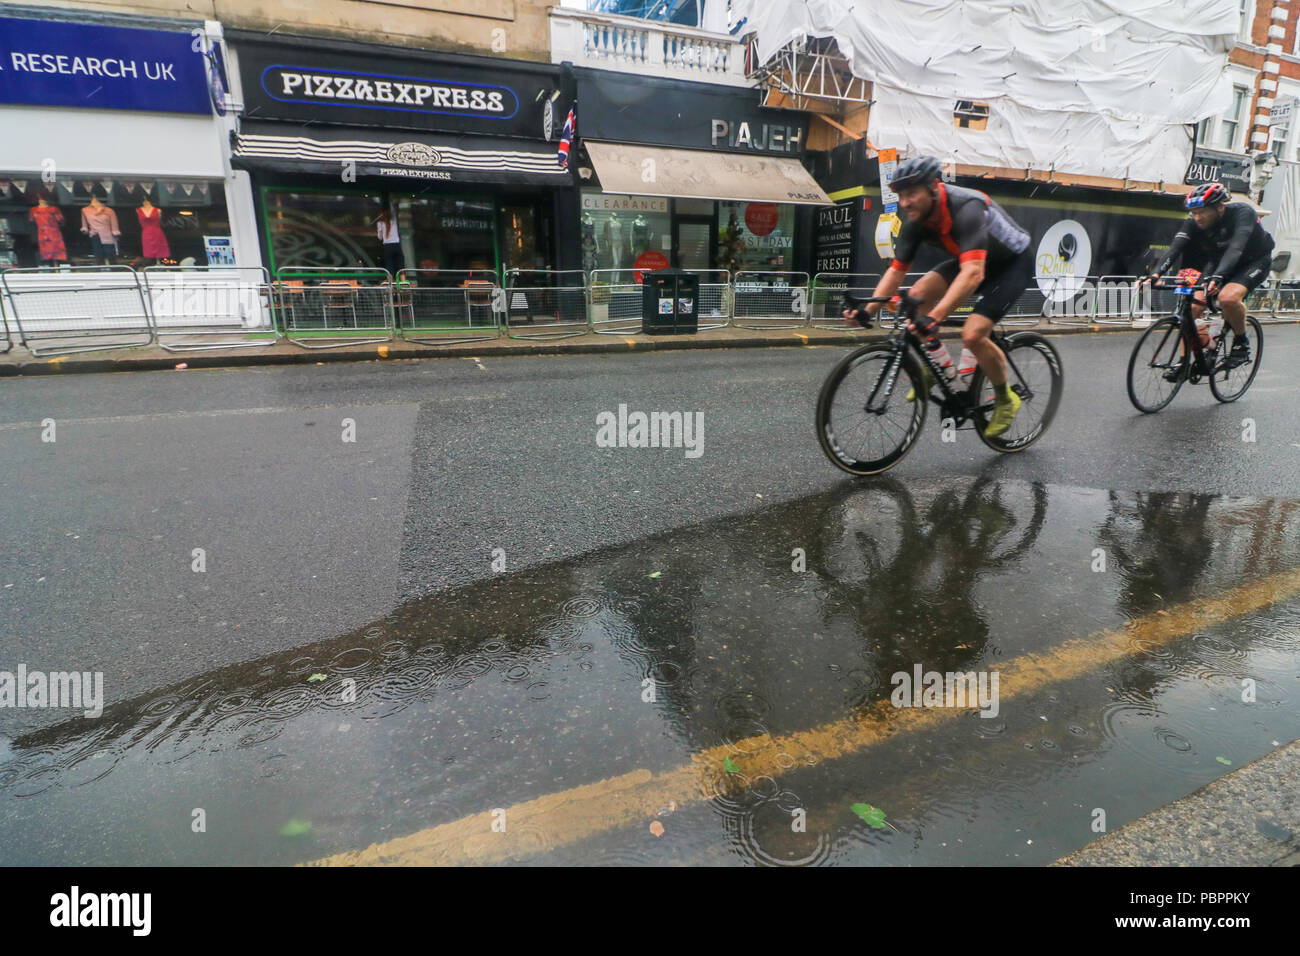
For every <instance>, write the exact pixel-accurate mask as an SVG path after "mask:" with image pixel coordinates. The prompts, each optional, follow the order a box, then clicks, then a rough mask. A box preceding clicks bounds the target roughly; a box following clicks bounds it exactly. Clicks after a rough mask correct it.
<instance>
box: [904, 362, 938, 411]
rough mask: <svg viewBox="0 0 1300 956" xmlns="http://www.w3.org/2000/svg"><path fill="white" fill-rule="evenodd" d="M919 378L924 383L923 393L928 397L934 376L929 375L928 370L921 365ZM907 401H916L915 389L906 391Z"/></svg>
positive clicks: (932, 386)
mask: <svg viewBox="0 0 1300 956" xmlns="http://www.w3.org/2000/svg"><path fill="white" fill-rule="evenodd" d="M921 377H922V380H923V381H924V382H925V392H926V394H927V395H928V394H930V389H932V388H934V376H933V375H931V374H930V370H929V369H928V368H926V367H925V366H924V365H922V366H921ZM907 400H908V401H909V402H914V401H916V389H915V388H909V389H908V390H907Z"/></svg>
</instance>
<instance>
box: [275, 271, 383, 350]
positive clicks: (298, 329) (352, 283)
mask: <svg viewBox="0 0 1300 956" xmlns="http://www.w3.org/2000/svg"><path fill="white" fill-rule="evenodd" d="M275 276H276V283H275V286H276V289H275V291H276V304H277V306H278V311H279V314H280V327H281V328H282V329H283V330H284V337H285V340H286V341H288V342H292V343H293V344H294V345H299V346H301V347H302V348H305V349H336V348H342V347H344V346H347V345H366V344H368V343H371V342H389V341H392V338H393V281H392V276H391V275H390V274H389V272H388V270H387V269H368V268H348V267H335V268H317V267H313V266H283V267H282V268H280V269H277V270H276V273H275Z"/></svg>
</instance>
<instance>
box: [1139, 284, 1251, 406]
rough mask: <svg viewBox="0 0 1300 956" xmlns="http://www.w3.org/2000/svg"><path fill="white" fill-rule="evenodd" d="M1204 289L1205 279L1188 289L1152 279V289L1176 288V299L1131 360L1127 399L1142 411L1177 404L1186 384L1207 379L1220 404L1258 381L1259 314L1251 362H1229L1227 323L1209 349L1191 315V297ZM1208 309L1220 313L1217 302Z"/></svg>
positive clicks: (1147, 333)
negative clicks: (1204, 343)
mask: <svg viewBox="0 0 1300 956" xmlns="http://www.w3.org/2000/svg"><path fill="white" fill-rule="evenodd" d="M1205 287H1206V286H1205V283H1204V282H1203V281H1202V282H1195V283H1193V284H1190V285H1189V284H1184V283H1183V282H1182V281H1180V280H1178V279H1172V278H1170V279H1166V278H1161V279H1155V280H1153V282H1152V288H1153V289H1166V290H1168V289H1172V290H1173V291H1174V295H1175V296H1176V299H1175V303H1174V308H1173V311H1172V312H1171V314H1169V315H1167V316H1165V317H1163V318H1161V319H1157V320H1156V321H1155V322H1152V323H1151V325H1150V326H1149V327H1148V328H1147V330H1146V331H1145V332H1143V333H1142V337H1141V338H1140V339H1138V340H1137V344H1136V345H1134V346H1133V354H1132V355H1131V356H1130V357H1129V360H1128V397H1129V401H1131V402H1132V403H1133V407H1134V408H1136V409H1137V410H1138V411H1140V412H1146V413H1148V414H1149V413H1151V412H1158V411H1160V409H1162V408H1164V407H1165V406H1166V405H1168V404H1169V403H1170V402H1172V401H1173V400H1174V396H1175V395H1177V394H1178V390H1179V389H1180V388H1182V387H1183V383H1184V382H1190V383H1191V384H1193V385H1196V384H1198V383H1199V382H1200V381H1201V380H1202V379H1204V380H1206V381H1208V382H1209V383H1210V391H1211V392H1212V393H1213V395H1214V397H1215V398H1217V399H1218V400H1219V401H1221V402H1235V401H1236V400H1237V399H1239V398H1241V396H1243V395H1245V394H1246V389H1248V388H1250V383H1251V382H1253V381H1254V380H1255V373H1256V372H1258V371H1259V361H1260V358H1261V356H1262V355H1263V354H1264V330H1263V328H1262V327H1261V326H1260V324H1259V322H1258V320H1256V319H1255V317H1254V316H1250V315H1248V316H1246V331H1247V332H1248V333H1249V335H1250V359H1249V360H1248V361H1246V362H1245V363H1240V364H1238V363H1235V362H1233V361H1231V360H1230V359H1229V355H1228V352H1229V348H1230V346H1229V345H1228V338H1229V336H1228V333H1229V331H1230V328H1229V327H1228V325H1227V324H1226V323H1225V324H1224V326H1223V331H1222V332H1221V333H1220V335H1219V339H1218V341H1217V342H1215V343H1214V344H1213V345H1212V346H1210V347H1208V348H1207V347H1206V346H1204V345H1202V344H1201V336H1200V332H1199V331H1198V330H1197V328H1196V320H1195V319H1194V318H1193V317H1192V294H1193V293H1194V292H1196V291H1197V290H1199V289H1204V288H1205ZM1206 310H1207V311H1208V312H1210V313H1211V314H1216V315H1217V314H1219V308H1218V306H1217V305H1216V304H1215V303H1214V302H1213V301H1209V302H1207V303H1206Z"/></svg>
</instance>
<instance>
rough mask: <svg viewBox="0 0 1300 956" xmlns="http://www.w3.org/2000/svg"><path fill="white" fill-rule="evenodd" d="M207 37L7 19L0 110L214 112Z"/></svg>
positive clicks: (1, 20) (0, 22) (0, 42)
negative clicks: (19, 106) (13, 106)
mask: <svg viewBox="0 0 1300 956" xmlns="http://www.w3.org/2000/svg"><path fill="white" fill-rule="evenodd" d="M200 36H201V34H199V32H198V31H197V29H196V31H195V32H194V33H173V32H167V31H164V30H137V29H133V28H127V27H106V26H91V25H89V24H83V23H63V22H55V21H49V20H20V19H15V18H13V17H0V103H23V104H32V105H39V106H79V107H82V108H86V107H89V108H97V109H114V110H152V111H157V112H164V113H210V112H211V111H212V105H211V101H210V100H209V94H208V74H207V60H206V58H205V57H204V55H203V52H202V47H203V43H202V41H201V40H200Z"/></svg>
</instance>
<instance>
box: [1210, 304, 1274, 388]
mask: <svg viewBox="0 0 1300 956" xmlns="http://www.w3.org/2000/svg"><path fill="white" fill-rule="evenodd" d="M1246 331H1247V332H1248V333H1249V334H1250V336H1251V348H1250V361H1249V362H1247V363H1246V364H1245V365H1238V366H1237V367H1236V368H1232V369H1224V368H1223V363H1224V362H1225V361H1226V360H1227V358H1228V351H1229V345H1228V338H1229V336H1228V328H1227V326H1224V329H1223V335H1221V336H1220V337H1219V347H1218V349H1217V350H1216V352H1215V355H1214V359H1215V361H1214V374H1213V375H1211V376H1210V391H1211V392H1213V393H1214V397H1215V398H1217V399H1218V400H1219V401H1221V402H1235V401H1236V400H1237V399H1239V398H1241V396H1243V395H1245V394H1246V389H1248V388H1250V383H1251V382H1253V381H1255V373H1256V372H1258V371H1259V360H1260V359H1261V358H1263V356H1264V329H1263V328H1262V327H1261V326H1260V324H1259V321H1258V320H1257V319H1256V318H1255V317H1254V316H1253V315H1248V316H1246Z"/></svg>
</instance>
